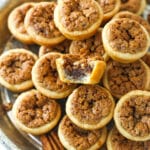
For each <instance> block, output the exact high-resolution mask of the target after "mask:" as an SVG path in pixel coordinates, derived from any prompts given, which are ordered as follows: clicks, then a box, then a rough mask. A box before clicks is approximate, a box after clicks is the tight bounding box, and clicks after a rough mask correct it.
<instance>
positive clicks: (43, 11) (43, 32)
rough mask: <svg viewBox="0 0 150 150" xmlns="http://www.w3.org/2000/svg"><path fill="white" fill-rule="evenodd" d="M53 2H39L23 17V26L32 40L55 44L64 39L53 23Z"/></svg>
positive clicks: (40, 43) (54, 5)
mask: <svg viewBox="0 0 150 150" xmlns="http://www.w3.org/2000/svg"><path fill="white" fill-rule="evenodd" d="M55 7H56V3H55V2H40V3H38V4H36V5H35V6H34V7H33V8H31V9H30V10H29V11H28V12H27V14H26V17H25V21H24V24H25V28H26V30H27V33H28V34H29V35H30V36H31V37H32V39H33V41H34V42H35V43H36V44H39V45H46V46H47V45H56V44H58V43H61V42H62V41H64V40H65V37H64V36H63V35H62V34H61V33H60V32H59V30H58V29H57V28H56V26H55V24H54V19H53V15H54V14H53V13H54V9H55Z"/></svg>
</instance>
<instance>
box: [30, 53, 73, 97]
mask: <svg viewBox="0 0 150 150" xmlns="http://www.w3.org/2000/svg"><path fill="white" fill-rule="evenodd" d="M61 55H62V54H61V53H56V52H53V53H52V52H51V53H47V54H45V55H43V56H41V57H40V58H39V59H38V60H37V62H36V63H35V65H34V67H33V69H32V80H33V84H34V86H35V87H36V88H37V89H38V90H39V91H40V92H41V93H42V94H43V95H45V96H47V97H50V98H55V99H62V98H65V97H67V96H68V95H69V94H70V93H71V92H72V91H73V90H74V89H75V87H76V85H75V84H69V83H64V82H62V81H61V80H60V78H59V76H58V72H57V68H56V63H55V61H56V59H57V58H59V57H61Z"/></svg>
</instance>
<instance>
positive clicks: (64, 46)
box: [39, 40, 71, 57]
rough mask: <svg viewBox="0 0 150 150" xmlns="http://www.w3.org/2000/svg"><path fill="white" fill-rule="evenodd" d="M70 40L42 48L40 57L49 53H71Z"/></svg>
mask: <svg viewBox="0 0 150 150" xmlns="http://www.w3.org/2000/svg"><path fill="white" fill-rule="evenodd" d="M70 43H71V41H70V40H65V41H63V42H62V43H60V44H57V45H55V46H41V47H40V49H39V57H41V56H43V55H44V54H47V53H49V52H59V53H69V47H70Z"/></svg>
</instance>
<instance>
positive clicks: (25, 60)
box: [0, 49, 37, 92]
mask: <svg viewBox="0 0 150 150" xmlns="http://www.w3.org/2000/svg"><path fill="white" fill-rule="evenodd" d="M36 60H37V56H36V55H35V54H33V53H32V52H30V51H28V50H26V49H12V50H9V51H6V52H5V53H3V54H2V55H1V56H0V84H1V85H3V86H4V87H6V88H7V89H9V90H11V91H13V92H21V91H24V90H27V89H30V88H31V87H33V83H32V80H31V70H32V67H33V65H34V64H35V62H36Z"/></svg>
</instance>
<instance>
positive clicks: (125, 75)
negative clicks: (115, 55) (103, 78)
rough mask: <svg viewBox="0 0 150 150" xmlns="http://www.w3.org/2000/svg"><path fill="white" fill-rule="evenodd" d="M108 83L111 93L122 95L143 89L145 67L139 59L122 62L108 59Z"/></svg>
mask: <svg viewBox="0 0 150 150" xmlns="http://www.w3.org/2000/svg"><path fill="white" fill-rule="evenodd" d="M107 69H108V72H107V76H108V84H109V87H110V91H111V93H112V95H119V96H123V95H124V94H126V93H128V92H129V91H132V90H136V89H138V90H145V89H144V88H145V82H146V81H145V80H143V79H145V77H146V69H145V68H144V66H143V65H142V63H141V62H140V61H136V62H133V63H129V64H123V63H119V62H116V61H114V60H109V62H108V64H107Z"/></svg>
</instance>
